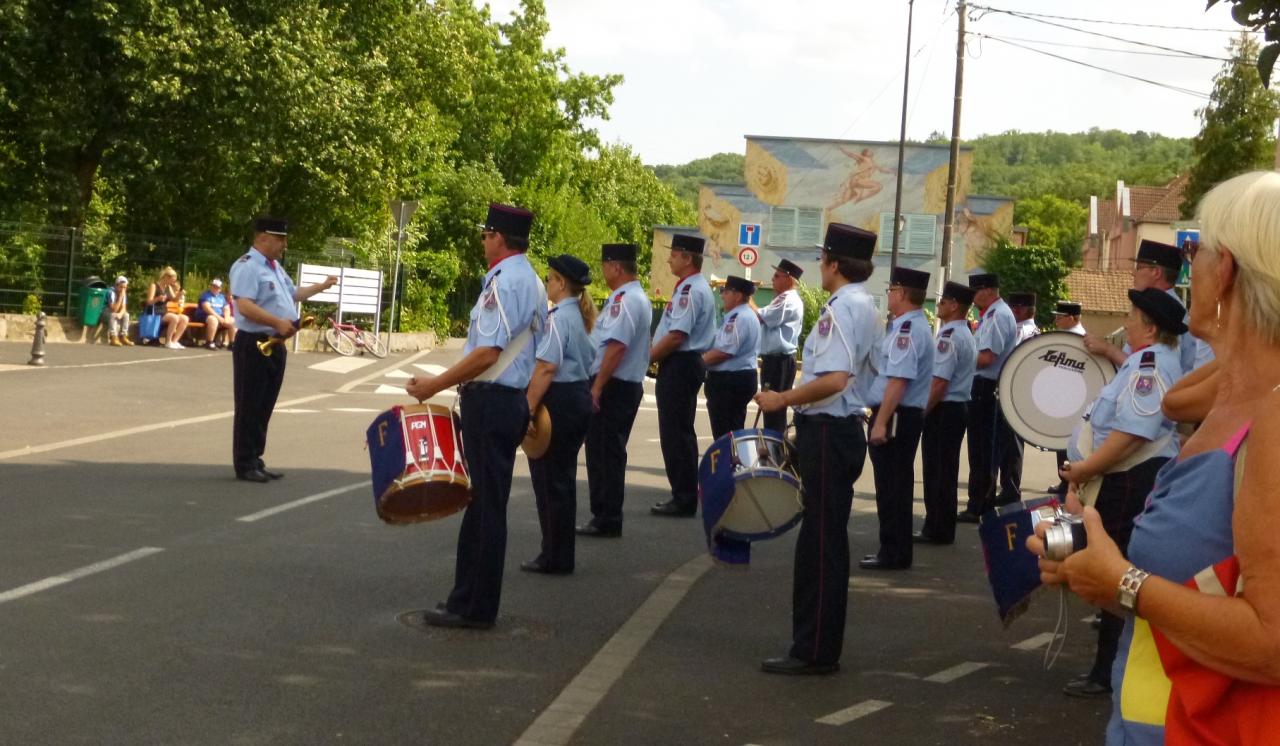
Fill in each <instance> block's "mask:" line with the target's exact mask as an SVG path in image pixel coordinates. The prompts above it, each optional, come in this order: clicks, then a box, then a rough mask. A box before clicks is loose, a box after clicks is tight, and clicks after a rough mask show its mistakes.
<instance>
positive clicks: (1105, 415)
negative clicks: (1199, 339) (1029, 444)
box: [1067, 344, 1182, 461]
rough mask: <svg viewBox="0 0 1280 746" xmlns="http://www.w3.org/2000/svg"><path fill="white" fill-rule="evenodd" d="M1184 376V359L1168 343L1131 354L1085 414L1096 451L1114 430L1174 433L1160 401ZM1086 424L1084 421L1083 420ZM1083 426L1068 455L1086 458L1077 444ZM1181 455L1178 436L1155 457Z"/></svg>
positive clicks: (1155, 437) (1157, 436)
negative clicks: (1091, 427) (1090, 426)
mask: <svg viewBox="0 0 1280 746" xmlns="http://www.w3.org/2000/svg"><path fill="white" fill-rule="evenodd" d="M1179 378H1182V360H1181V359H1180V358H1179V357H1178V353H1177V352H1176V351H1174V350H1172V349H1170V348H1168V347H1166V346H1165V345H1160V344H1157V345H1151V346H1150V347H1144V348H1143V349H1141V350H1138V351H1137V352H1135V353H1133V354H1131V355H1129V357H1128V358H1127V359H1126V360H1125V361H1124V365H1121V366H1120V370H1118V371H1116V377H1115V378H1113V379H1111V382H1110V383H1108V384H1107V385H1106V386H1104V387H1103V388H1102V391H1101V392H1100V393H1099V394H1098V398H1097V399H1096V400H1095V401H1094V402H1093V404H1092V405H1090V407H1089V410H1088V411H1087V412H1086V414H1085V417H1086V418H1087V419H1088V421H1089V422H1090V423H1091V424H1092V425H1093V449H1094V450H1095V451H1096V450H1097V449H1098V447H1099V446H1101V445H1102V442H1103V441H1104V440H1106V439H1107V436H1108V435H1110V434H1111V431H1112V430H1119V431H1120V432H1122V433H1128V434H1130V435H1136V436H1137V437H1139V438H1145V439H1147V440H1151V441H1155V440H1159V439H1160V438H1163V437H1165V436H1166V435H1168V434H1170V433H1172V432H1173V422H1172V421H1171V420H1169V418H1167V417H1165V416H1164V412H1162V411H1161V409H1160V404H1161V403H1162V402H1163V401H1164V395H1165V392H1167V391H1168V390H1169V389H1170V388H1172V387H1173V384H1175V383H1177V382H1178V379H1179ZM1082 424H1083V421H1082ZM1079 432H1080V425H1077V426H1076V431H1075V433H1074V434H1073V435H1072V438H1071V443H1070V446H1069V447H1068V449H1067V457H1068V458H1069V459H1071V460H1072V461H1079V460H1080V459H1081V458H1083V457H1084V455H1083V454H1082V453H1080V452H1079V448H1077V447H1076V439H1077V437H1078V436H1079ZM1177 455H1178V439H1177V438H1172V439H1170V441H1169V443H1168V445H1167V446H1165V447H1164V448H1163V449H1162V450H1161V451H1160V452H1159V453H1158V454H1156V456H1167V457H1169V458H1173V457H1175V456H1177Z"/></svg>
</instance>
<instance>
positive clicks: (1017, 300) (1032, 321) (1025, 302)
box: [1005, 291, 1040, 347]
mask: <svg viewBox="0 0 1280 746" xmlns="http://www.w3.org/2000/svg"><path fill="white" fill-rule="evenodd" d="M1037 300H1038V299H1037V297H1036V294H1035V293H1033V292H1030V291H1026V292H1019V293H1009V297H1008V298H1007V299H1006V301H1005V302H1006V303H1008V304H1009V310H1010V311H1013V319H1014V321H1017V322H1018V341H1017V342H1016V343H1015V344H1014V347H1017V346H1018V345H1020V344H1022V343H1023V342H1026V341H1027V340H1028V339H1031V338H1032V337H1036V336H1039V335H1040V327H1038V326H1036V301H1037Z"/></svg>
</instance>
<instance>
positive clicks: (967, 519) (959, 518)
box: [956, 510, 982, 523]
mask: <svg viewBox="0 0 1280 746" xmlns="http://www.w3.org/2000/svg"><path fill="white" fill-rule="evenodd" d="M981 520H982V516H980V515H978V514H977V513H970V512H969V511H967V510H962V511H960V512H959V513H957V514H956V523H977V522H979V521H981Z"/></svg>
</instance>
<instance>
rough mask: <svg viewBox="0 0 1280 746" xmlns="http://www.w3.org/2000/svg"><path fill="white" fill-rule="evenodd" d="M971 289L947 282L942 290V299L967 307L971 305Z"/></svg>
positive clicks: (972, 293)
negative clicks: (948, 299)
mask: <svg viewBox="0 0 1280 746" xmlns="http://www.w3.org/2000/svg"><path fill="white" fill-rule="evenodd" d="M973 296H974V292H973V288H971V287H969V286H968V285H961V284H960V283H958V282H948V283H947V284H946V285H944V286H943V288H942V297H943V298H950V299H951V300H953V301H956V302H957V303H963V304H965V305H969V304H970V303H973Z"/></svg>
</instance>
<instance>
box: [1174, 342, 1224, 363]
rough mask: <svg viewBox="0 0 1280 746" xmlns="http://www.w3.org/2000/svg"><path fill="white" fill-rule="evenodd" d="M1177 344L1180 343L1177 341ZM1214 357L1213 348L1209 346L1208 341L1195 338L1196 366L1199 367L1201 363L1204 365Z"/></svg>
mask: <svg viewBox="0 0 1280 746" xmlns="http://www.w3.org/2000/svg"><path fill="white" fill-rule="evenodd" d="M1178 344H1179V345H1181V344H1182V343H1181V342H1179V343H1178ZM1214 357H1216V356H1215V355H1214V354H1213V348H1212V347H1210V346H1209V343H1208V342H1206V341H1204V340H1203V339H1197V340H1196V367H1197V368H1199V367H1201V366H1202V365H1205V364H1206V363H1208V362H1209V361H1211V360H1213V359H1214Z"/></svg>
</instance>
